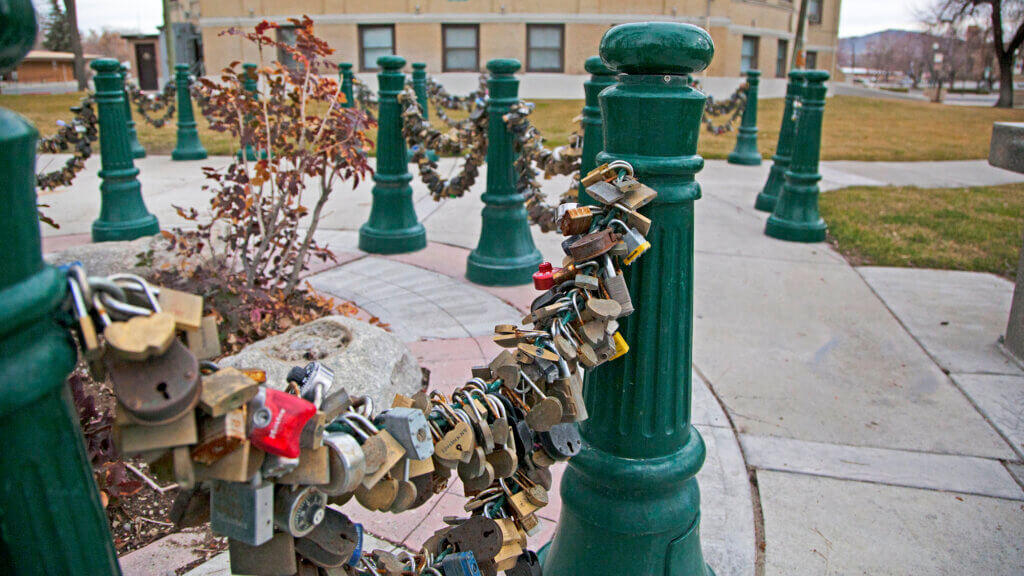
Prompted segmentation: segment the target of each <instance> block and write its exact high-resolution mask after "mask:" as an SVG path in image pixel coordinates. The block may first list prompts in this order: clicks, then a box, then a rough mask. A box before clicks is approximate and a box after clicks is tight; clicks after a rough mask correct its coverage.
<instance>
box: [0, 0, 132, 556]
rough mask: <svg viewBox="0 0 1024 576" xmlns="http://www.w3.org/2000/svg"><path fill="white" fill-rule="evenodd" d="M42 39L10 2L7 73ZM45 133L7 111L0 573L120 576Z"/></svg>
mask: <svg viewBox="0 0 1024 576" xmlns="http://www.w3.org/2000/svg"><path fill="white" fill-rule="evenodd" d="M35 36H36V20H35V13H34V12H33V10H32V3H31V2H30V0H7V1H6V2H5V3H4V4H3V5H2V7H0V72H7V71H9V70H12V69H13V68H14V66H15V65H16V63H17V62H18V61H19V60H20V59H21V58H22V57H23V56H24V55H25V54H26V53H27V52H28V50H29V49H30V48H31V47H32V43H33V41H34V40H35ZM110 62H113V64H114V66H116V65H117V63H116V62H114V61H110ZM110 74H111V75H113V76H116V69H114V70H111V71H110ZM38 140H39V132H38V131H37V130H36V129H35V127H33V126H32V125H31V124H29V123H28V122H27V121H26V120H25V119H24V118H22V117H21V116H19V115H17V114H15V113H14V112H11V111H10V110H4V109H0V149H3V151H4V153H3V154H0V174H3V178H2V179H0V198H2V201H3V205H4V210H2V211H0V242H2V243H3V246H4V252H5V257H4V260H3V264H2V265H0V437H2V438H3V441H4V448H3V450H0V574H11V575H19V576H20V575H28V574H70V575H75V576H77V575H83V576H84V575H101V576H102V575H113V574H120V570H119V568H118V565H117V555H116V553H115V551H114V545H113V541H112V540H111V537H110V528H109V527H108V525H107V518H106V515H105V514H104V513H103V507H102V505H101V504H100V496H99V493H98V492H97V490H96V483H95V481H94V480H93V477H92V466H91V465H90V463H89V457H88V456H87V455H86V452H85V443H84V442H83V441H82V433H81V431H80V429H79V427H78V414H77V413H76V412H75V409H74V407H73V406H72V404H71V398H70V394H69V392H68V388H67V386H65V385H64V379H65V377H66V376H67V375H68V373H69V372H71V370H72V369H74V367H75V349H74V347H73V345H72V342H71V340H70V339H69V338H68V333H67V330H66V329H64V328H62V327H61V325H60V324H59V323H58V322H57V320H56V317H57V314H58V311H59V308H60V307H61V303H62V301H63V300H64V297H65V294H66V288H67V281H66V279H65V276H64V275H63V274H61V273H60V272H58V271H57V270H56V269H54V268H53V267H52V266H48V265H45V264H44V263H43V258H42V250H41V246H42V244H41V242H40V237H39V219H38V218H37V216H36V194H35V163H36V157H35V156H36V155H35V151H36V144H37V142H38Z"/></svg>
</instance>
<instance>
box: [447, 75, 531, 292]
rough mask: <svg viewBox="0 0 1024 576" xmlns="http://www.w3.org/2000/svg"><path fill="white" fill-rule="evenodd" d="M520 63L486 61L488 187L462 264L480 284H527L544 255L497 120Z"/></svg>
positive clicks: (509, 101)
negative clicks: (480, 221) (475, 235)
mask: <svg viewBox="0 0 1024 576" xmlns="http://www.w3.org/2000/svg"><path fill="white" fill-rule="evenodd" d="M520 67H521V64H520V63H519V60H516V59H513V58H509V59H500V58H499V59H496V60H491V61H490V62H488V63H487V69H488V70H489V71H490V72H491V77H490V78H489V79H488V80H487V89H488V92H489V93H490V99H489V100H488V103H487V113H488V118H489V121H488V126H487V191H486V192H484V194H483V196H482V197H481V199H482V200H483V201H484V204H485V206H484V209H483V213H482V216H483V227H482V228H481V230H480V240H479V242H478V243H477V246H476V249H475V250H473V252H471V253H470V255H469V259H468V261H467V264H466V278H469V280H470V281H471V282H475V283H477V284H482V285H484V286H517V285H519V284H528V283H530V282H532V281H533V273H534V272H536V271H537V266H538V265H540V263H541V261H542V260H543V258H542V257H541V255H540V251H539V250H537V247H536V246H534V244H533V236H532V235H531V234H530V223H529V221H528V220H527V219H526V208H525V206H524V205H523V195H522V194H520V193H519V192H517V191H516V174H515V170H514V166H513V161H514V158H515V147H514V145H513V141H512V133H511V132H509V131H508V127H507V126H506V125H505V121H504V120H502V116H504V115H505V114H507V113H508V111H509V108H511V106H512V105H514V104H516V103H518V102H519V96H518V93H519V80H518V79H516V77H515V72H516V71H517V70H519V68H520Z"/></svg>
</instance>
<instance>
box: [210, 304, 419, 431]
mask: <svg viewBox="0 0 1024 576" xmlns="http://www.w3.org/2000/svg"><path fill="white" fill-rule="evenodd" d="M313 360H317V361H319V362H321V363H323V364H324V365H325V366H327V367H328V368H330V369H331V370H333V371H334V376H335V381H334V385H335V386H343V387H344V388H345V389H346V390H347V391H348V393H349V395H351V396H362V395H366V396H369V397H370V398H372V399H373V402H374V405H375V406H376V407H377V408H376V410H378V411H379V410H380V409H381V408H387V407H390V406H391V401H392V400H393V399H394V397H395V394H396V393H401V394H406V395H409V396H411V395H412V394H414V393H415V392H416V391H417V390H419V388H420V383H421V381H422V372H421V370H420V367H419V364H418V363H417V362H416V358H415V357H414V356H413V355H412V352H410V351H409V349H408V348H406V346H405V344H404V343H403V342H402V341H401V340H399V339H398V338H397V337H396V336H394V335H393V334H391V333H389V332H386V331H384V330H381V329H380V328H377V327H376V326H371V325H369V324H367V323H365V322H360V321H359V320H355V319H353V318H349V317H347V316H329V317H327V318H321V319H319V320H315V321H313V322H310V323H309V324H304V325H302V326H298V327H296V328H292V329H291V330H289V331H287V332H285V333H284V334H280V335H278V336H273V337H271V338H267V339H265V340H261V341H259V342H257V343H255V344H253V345H251V346H248V347H246V348H245V349H243V350H242V351H241V352H239V353H238V354H236V355H234V356H228V357H226V358H223V359H221V360H220V361H219V362H218V364H220V365H221V366H234V367H236V368H258V369H260V370H266V372H267V384H268V385H269V386H271V387H273V388H277V389H279V390H281V389H284V387H285V384H286V382H285V377H286V376H287V375H288V370H290V369H291V367H292V366H304V365H306V363H308V362H311V361H313Z"/></svg>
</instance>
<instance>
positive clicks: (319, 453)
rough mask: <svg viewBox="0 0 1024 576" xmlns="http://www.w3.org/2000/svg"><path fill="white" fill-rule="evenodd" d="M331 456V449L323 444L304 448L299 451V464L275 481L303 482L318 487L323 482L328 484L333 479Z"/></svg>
mask: <svg viewBox="0 0 1024 576" xmlns="http://www.w3.org/2000/svg"><path fill="white" fill-rule="evenodd" d="M329 456H330V450H328V449H327V448H324V447H323V446H321V447H320V448H303V449H302V450H301V451H300V452H299V465H298V466H296V467H295V468H293V469H292V470H290V471H288V472H287V473H286V474H282V475H281V476H280V477H278V478H277V479H275V480H274V481H275V482H277V483H278V484H293V485H294V484H303V485H310V486H318V487H319V486H320V485H321V484H327V483H328V482H330V479H331V467H330V464H329V461H330V459H329Z"/></svg>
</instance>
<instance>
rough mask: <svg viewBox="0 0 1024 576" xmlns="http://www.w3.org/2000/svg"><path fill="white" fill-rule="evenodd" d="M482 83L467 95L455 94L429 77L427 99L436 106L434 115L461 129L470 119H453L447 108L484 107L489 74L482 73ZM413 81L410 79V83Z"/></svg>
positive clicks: (467, 108)
mask: <svg viewBox="0 0 1024 576" xmlns="http://www.w3.org/2000/svg"><path fill="white" fill-rule="evenodd" d="M479 82H480V84H479V86H478V87H477V89H476V90H474V91H472V92H470V93H469V94H467V95H465V96H455V95H452V94H450V93H449V92H448V90H446V89H445V87H444V86H442V85H441V84H440V83H439V82H438V81H437V80H435V79H434V78H433V77H430V76H428V77H427V101H428V102H429V103H430V104H432V105H433V107H434V115H435V116H437V117H438V118H439V119H440V120H441V121H442V122H444V123H445V125H447V126H448V127H449V128H454V129H456V130H459V129H461V128H462V127H463V126H465V125H466V123H467V122H470V120H469V119H468V118H467V119H464V120H453V119H452V118H451V117H450V116H448V113H447V112H446V111H447V110H463V111H466V112H469V113H471V114H472V113H473V111H474V110H477V109H480V108H483V107H484V106H485V103H486V99H487V75H486V74H481V75H480V80H479ZM411 84H412V81H411V80H410V81H409V85H411Z"/></svg>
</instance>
